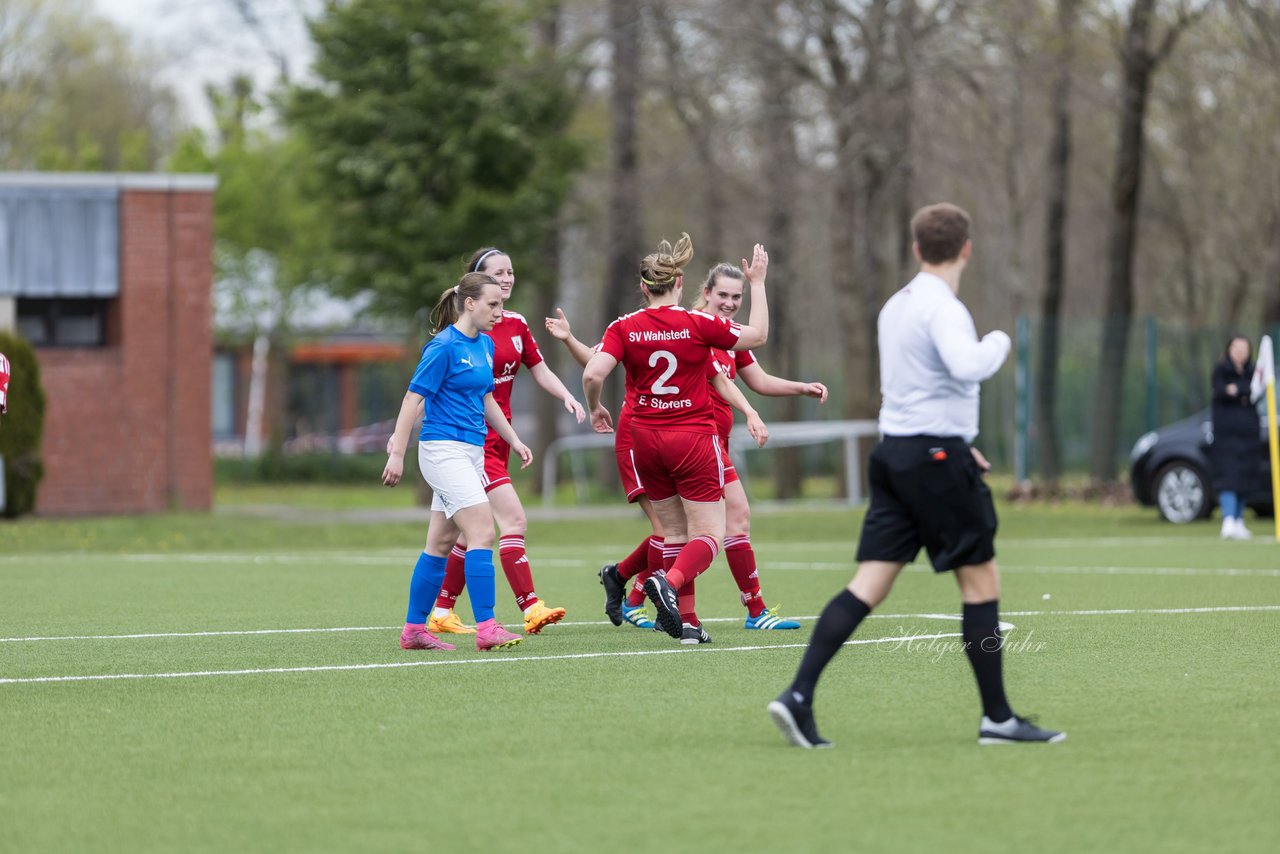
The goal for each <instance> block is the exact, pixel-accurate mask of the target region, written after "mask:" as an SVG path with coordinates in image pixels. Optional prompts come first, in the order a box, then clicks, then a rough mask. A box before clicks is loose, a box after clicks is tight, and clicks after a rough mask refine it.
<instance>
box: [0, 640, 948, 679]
mask: <svg viewBox="0 0 1280 854" xmlns="http://www.w3.org/2000/svg"><path fill="white" fill-rule="evenodd" d="M960 636H961V635H960V633H959V632H947V633H943V634H933V635H908V636H906V637H902V636H898V637H888V638H869V639H866V640H851V641H846V642H845V644H844V645H845V646H856V645H859V644H880V643H894V644H901V643H905V642H907V641H923V640H942V639H947V638H958V637H960ZM807 645H808V644H804V643H786V644H765V645H763V646H721V647H716V646H710V647H702V646H699V647H689V648H679V649H675V648H666V649H643V650H629V651H626V652H578V653H572V654H567V655H504V654H502V653H497V654H496V655H495V656H494V657H492V658H461V659H447V658H441V659H433V660H430V661H388V662H378V663H376V664H322V665H314V666H309V667H263V668H255V669H251V670H193V671H180V672H176V673H96V674H92V675H86V676H27V677H21V678H17V679H0V685H28V684H31V683H36V682H102V681H108V680H113V679H184V678H194V677H204V676H253V675H258V674H264V673H333V672H339V671H344V670H389V669H392V668H401V667H445V666H448V665H455V666H461V665H468V664H508V663H514V662H518V661H573V660H577V659H584V658H623V657H627V656H639V655H682V654H686V653H695V652H760V651H763V650H771V649H802V648H804V647H805V646H807Z"/></svg>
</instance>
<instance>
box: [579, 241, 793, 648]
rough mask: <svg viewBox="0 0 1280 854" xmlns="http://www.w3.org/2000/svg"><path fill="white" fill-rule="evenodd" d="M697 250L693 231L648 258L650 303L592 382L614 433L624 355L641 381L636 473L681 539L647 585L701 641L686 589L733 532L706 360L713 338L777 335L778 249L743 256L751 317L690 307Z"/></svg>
mask: <svg viewBox="0 0 1280 854" xmlns="http://www.w3.org/2000/svg"><path fill="white" fill-rule="evenodd" d="M692 257H693V243H692V241H691V240H690V239H689V235H687V234H685V235H682V236H681V238H680V241H679V242H678V243H677V244H676V245H675V247H672V246H671V244H670V243H668V242H667V241H665V240H664V241H662V243H661V244H660V245H659V247H658V251H657V252H655V253H652V254H650V255H648V256H646V257H645V258H644V260H643V261H642V262H641V265H640V287H641V290H642V291H643V292H644V294H645V295H646V296H647V298H648V302H649V305H648V307H647V308H644V309H641V310H640V311H636V312H633V313H631V314H628V315H624V316H623V317H620V318H618V319H617V320H615V321H613V323H611V324H609V327H608V329H606V330H605V334H604V339H603V340H602V341H601V342H600V349H599V351H598V352H596V353H595V354H594V355H592V357H591V359H590V361H589V362H588V363H587V366H586V368H585V369H584V371H583V377H582V384H583V389H584V392H585V394H586V398H587V404H588V408H589V409H590V412H591V424H592V427H593V428H594V429H595V430H596V431H597V432H601V433H608V432H612V430H613V423H612V418H611V417H610V415H609V412H608V410H606V409H605V408H604V406H603V405H601V403H600V393H601V391H602V389H603V387H604V381H605V379H606V378H607V377H608V375H609V374H610V373H611V372H612V371H613V369H614V368H615V367H617V365H618V364H619V363H621V364H622V365H623V367H624V369H625V370H626V372H627V376H628V378H629V379H630V381H631V382H632V385H633V387H634V388H635V389H636V390H637V393H636V396H635V400H634V402H633V411H632V416H631V439H632V446H633V447H632V453H633V459H634V464H635V466H636V472H637V474H638V476H639V480H640V482H641V483H643V484H644V487H645V492H646V493H647V495H648V497H649V500H650V501H651V502H652V503H653V508H654V511H655V513H656V515H657V517H658V521H659V523H660V525H661V527H662V530H663V532H664V533H665V535H666V543H665V546H666V549H667V550H668V551H671V550H673V549H674V548H675V547H677V546H678V547H679V553H678V555H676V557H675V559H674V561H673V562H672V565H671V569H670V570H669V571H662V570H660V571H658V572H655V573H654V574H653V575H652V576H651V577H650V578H649V580H648V581H647V582H645V592H646V594H647V595H648V596H649V599H650V601H652V602H653V603H654V606H655V607H656V609H657V616H656V623H657V625H658V627H659V628H661V629H662V630H663V631H665V632H666V633H667V634H669V635H670V636H672V637H674V638H680V639H684V636H685V635H687V634H691V633H692V634H694V635H695V637H694V638H693V641H694V642H697V641H698V640H699V638H698V637H697V636H696V635H697V634H700V633H701V628H700V627H698V626H692V625H691V626H688V627H686V626H684V625H682V621H681V619H680V609H679V602H678V595H677V591H678V590H679V588H680V587H683V586H684V584H685V582H687V581H691V580H693V579H694V578H696V577H697V576H698V575H699V574H700V573H702V572H703V571H705V570H706V568H707V567H708V566H710V565H711V561H712V560H714V559H715V556H716V554H717V553H719V550H720V545H721V542H722V541H723V538H724V464H723V454H722V451H721V448H720V440H719V437H718V436H717V435H716V428H715V422H714V420H713V419H712V416H711V405H710V399H709V398H710V391H709V387H710V384H709V383H708V382H707V378H706V370H707V368H706V366H707V362H708V360H709V359H710V357H711V349H712V348H713V347H719V348H721V349H725V350H744V349H750V348H751V347H757V346H760V345H761V344H763V343H764V342H765V340H766V339H767V338H768V325H769V308H768V302H767V299H766V296H765V288H764V282H765V275H766V273H767V271H768V266H769V256H768V254H767V253H766V252H765V250H764V247H763V246H761V245H759V244H757V245H756V246H755V249H754V251H753V254H752V260H751V263H750V265H748V263H747V262H746V261H745V260H744V261H743V262H742V267H743V272H744V273H746V276H747V280H748V281H749V282H750V283H751V318H750V324H749V325H746V326H741V325H739V324H737V323H734V322H732V321H729V320H726V319H725V318H723V317H715V316H713V315H710V314H706V313H705V312H700V311H689V310H686V309H684V308H683V307H681V306H680V297H681V295H682V293H683V285H684V270H683V267H684V265H685V264H687V263H688V262H689V260H690V259H692ZM606 576H608V577H606ZM601 580H602V581H605V582H606V585H605V589H606V596H607V598H609V599H612V597H614V596H615V595H616V594H617V593H618V592H620V591H621V590H622V589H625V588H623V587H622V586H621V585H622V581H621V579H620V578H618V577H617V575H616V572H615V573H611V574H607V573H602V575H601Z"/></svg>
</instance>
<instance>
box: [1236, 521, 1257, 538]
mask: <svg viewBox="0 0 1280 854" xmlns="http://www.w3.org/2000/svg"><path fill="white" fill-rule="evenodd" d="M1235 528H1236V532H1235V538H1236V539H1237V540H1252V539H1253V534H1252V533H1251V532H1250V531H1249V529H1248V528H1246V527H1245V526H1244V520H1243V519H1236V520H1235Z"/></svg>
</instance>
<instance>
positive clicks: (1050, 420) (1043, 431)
mask: <svg viewBox="0 0 1280 854" xmlns="http://www.w3.org/2000/svg"><path fill="white" fill-rule="evenodd" d="M1079 2H1080V0H1058V35H1059V38H1061V39H1062V40H1063V42H1062V45H1061V47H1060V49H1059V53H1058V58H1057V66H1058V67H1057V73H1056V76H1055V78H1054V81H1053V92H1052V95H1051V98H1052V113H1053V119H1052V121H1053V141H1052V142H1051V143H1050V148H1049V181H1048V194H1049V200H1048V213H1047V215H1046V217H1045V286H1044V297H1043V298H1042V299H1041V301H1040V318H1041V321H1040V322H1041V328H1040V372H1039V374H1037V376H1036V392H1035V401H1036V427H1037V430H1038V436H1039V439H1040V474H1041V476H1042V477H1043V478H1044V480H1045V483H1046V485H1047V486H1048V488H1049V490H1050V491H1051V492H1056V491H1057V489H1058V481H1059V479H1060V478H1061V476H1062V449H1061V445H1060V440H1059V437H1058V416H1057V408H1058V355H1059V347H1060V344H1059V336H1060V329H1061V327H1060V324H1061V315H1062V296H1063V292H1064V291H1065V288H1066V280H1067V209H1068V205H1067V201H1068V199H1067V194H1068V190H1069V187H1070V183H1071V182H1070V176H1071V67H1072V65H1073V62H1074V57H1075V25H1076V13H1077V10H1078V7H1079Z"/></svg>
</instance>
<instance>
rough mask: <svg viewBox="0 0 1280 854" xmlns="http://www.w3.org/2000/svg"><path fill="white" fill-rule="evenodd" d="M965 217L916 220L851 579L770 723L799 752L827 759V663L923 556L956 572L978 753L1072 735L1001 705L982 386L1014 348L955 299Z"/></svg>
mask: <svg viewBox="0 0 1280 854" xmlns="http://www.w3.org/2000/svg"><path fill="white" fill-rule="evenodd" d="M969 226H970V220H969V215H968V214H967V213H965V212H964V211H963V210H961V209H960V208H958V207H956V206H955V205H949V204H938V205H930V206H929V207H925V208H921V209H920V210H919V211H917V212H916V214H915V216H913V217H912V218H911V233H912V236H913V237H914V238H915V242H914V245H913V246H912V251H913V252H914V253H915V256H916V259H917V260H918V261H919V262H920V273H919V274H918V275H917V276H916V277H915V278H914V279H912V280H911V281H910V282H909V283H907V286H906V287H904V288H903V289H902V290H900V291H898V292H897V293H896V294H894V295H893V296H892V297H890V299H889V301H888V302H887V303H885V306H884V308H883V309H882V310H881V311H880V318H879V321H878V333H879V340H880V386H881V394H882V395H883V403H882V404H881V407H880V433H881V437H882V438H881V440H880V443H879V444H877V445H876V447H875V450H874V451H872V453H871V464H870V468H869V471H868V477H869V479H870V482H871V506H870V508H869V509H868V510H867V515H866V518H865V519H864V520H863V523H862V537H861V539H860V540H859V542H858V557H857V559H858V568H857V571H856V572H855V573H854V576H853V580H852V581H850V582H849V585H848V587H846V588H845V589H844V590H842V591H840V593H839V595H837V596H836V597H835V598H834V599H832V600H831V601H830V602H829V603H828V604H827V607H826V608H825V609H823V611H822V616H820V617H819V618H818V623H817V625H815V626H814V629H813V636H812V637H811V638H810V639H809V646H808V648H807V649H806V650H805V653H804V657H803V658H802V659H801V661H800V669H799V670H798V671H797V673H796V678H795V681H794V682H792V683H791V686H790V687H789V688H787V690H785V691H783V692H782V694H780V695H779V696H778V698H777V699H776V700H774V701H773V702H771V703H770V704H769V715H770V716H771V717H772V718H773V721H774V723H775V724H777V726H778V728H779V729H780V730H781V731H782V734H783V735H784V736H786V738H787V740H788V741H790V742H791V743H792V744H794V745H796V746H797V747H829V746H831V742H829V741H827V740H825V739H824V738H822V737H821V736H820V735H818V729H817V726H816V724H815V723H814V719H813V693H814V689H815V688H816V687H817V684H818V679H819V677H820V676H821V675H822V670H823V668H825V667H826V666H827V663H828V662H830V661H831V659H832V658H833V657H834V656H835V654H836V653H837V652H838V651H839V650H840V647H841V646H843V645H844V643H845V641H847V640H848V639H849V637H850V635H852V634H853V632H854V630H855V629H856V628H857V627H858V624H859V623H861V622H862V620H863V619H864V618H865V617H866V616H867V614H869V613H870V612H871V609H872V608H874V607H876V606H877V605H879V604H880V603H881V602H882V601H884V598H885V597H886V596H887V595H889V590H890V589H891V588H892V587H893V582H894V579H896V578H897V577H898V573H899V572H901V571H902V568H903V567H904V566H906V565H907V564H908V563H910V562H911V561H913V560H915V557H916V555H917V554H918V553H919V551H920V547H921V546H923V547H924V548H925V550H926V551H927V552H928V553H929V560H930V561H931V562H932V564H933V569H934V571H935V572H952V573H954V574H955V578H956V581H957V583H958V584H959V585H960V598H961V601H962V602H963V613H962V617H961V628H962V631H963V634H964V647H965V653H966V655H968V658H969V663H970V664H971V665H972V666H973V673H974V677H975V678H976V679H977V682H978V692H979V694H980V695H981V697H982V713H983V714H982V721H981V723H980V724H979V726H978V743H979V744H1011V743H1018V742H1041V743H1044V742H1057V741H1063V740H1065V739H1066V737H1067V736H1066V733H1062V732H1053V731H1050V730H1045V729H1041V728H1039V727H1037V726H1035V725H1034V724H1032V723H1031V722H1029V721H1028V720H1026V719H1024V718H1021V717H1018V716H1017V715H1015V714H1014V713H1013V710H1012V709H1011V708H1009V701H1008V700H1007V699H1006V698H1005V693H1004V678H1003V676H1002V674H1001V661H1000V660H1001V648H1002V647H1003V645H1004V641H1003V637H1002V636H1001V634H1000V630H999V598H1000V575H999V571H998V570H997V568H996V562H995V534H996V510H995V505H994V504H993V503H992V501H991V490H989V489H988V488H987V485H986V484H985V483H984V482H983V480H982V475H983V473H984V472H985V471H986V470H987V469H988V468H989V466H988V465H987V461H986V460H985V459H984V458H983V457H982V454H980V453H979V452H978V450H977V449H976V448H973V447H972V446H970V444H969V443H970V442H972V441H973V439H974V437H975V436H977V435H978V384H979V383H980V382H981V381H982V380H985V379H987V378H988V377H990V376H991V375H993V374H994V373H995V372H996V371H997V370H999V368H1000V365H1001V364H1003V363H1004V360H1005V357H1007V356H1008V355H1009V336H1008V335H1006V334H1005V333H1003V332H999V331H996V332H991V333H988V334H987V335H986V336H985V337H983V338H982V340H980V341H979V340H978V335H977V332H976V331H975V330H974V326H973V318H972V317H971V316H970V315H969V311H968V310H967V309H966V308H965V307H964V305H963V304H962V303H961V302H960V300H959V299H958V298H957V296H956V292H957V291H958V290H959V287H960V276H961V274H962V273H963V272H964V268H965V264H966V263H968V260H969V254H970V252H971V251H972V248H973V244H972V243H971V242H970V241H969Z"/></svg>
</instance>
